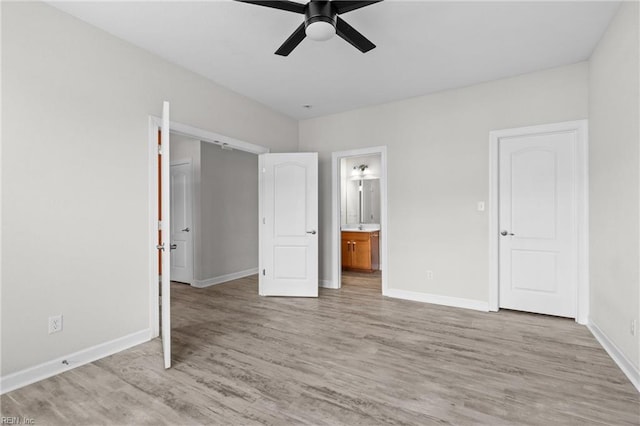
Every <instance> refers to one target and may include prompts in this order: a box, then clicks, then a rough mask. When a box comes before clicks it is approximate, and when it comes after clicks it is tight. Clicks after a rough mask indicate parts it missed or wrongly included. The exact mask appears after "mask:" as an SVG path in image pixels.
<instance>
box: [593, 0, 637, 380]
mask: <svg viewBox="0 0 640 426" xmlns="http://www.w3.org/2000/svg"><path fill="white" fill-rule="evenodd" d="M639 19H640V17H639V16H638V2H623V3H622V5H621V6H620V9H619V10H618V13H617V15H616V16H615V17H614V18H613V20H612V21H611V24H610V26H609V28H608V29H607V32H606V33H605V35H604V36H603V38H602V39H601V40H600V42H599V44H598V46H597V47H596V49H595V51H594V53H593V55H592V57H591V60H590V61H589V70H590V80H589V97H590V100H589V144H590V152H589V157H590V163H589V170H590V177H589V179H590V194H589V196H590V206H589V209H590V238H591V244H590V255H591V256H590V257H591V261H590V284H591V312H590V316H591V322H592V323H593V324H595V325H596V326H597V327H598V328H599V329H600V330H601V331H602V332H603V333H604V334H605V335H606V337H607V338H608V339H609V340H610V341H611V342H613V344H615V345H616V346H617V347H618V349H619V350H620V351H622V353H623V354H624V355H625V356H626V358H627V359H628V360H629V361H630V362H631V363H633V364H634V365H635V367H636V369H638V368H640V331H638V332H637V333H636V336H635V337H634V336H632V335H631V333H630V322H631V321H632V320H634V319H635V320H636V321H638V318H639V316H640V313H639V312H640V271H639V268H640V223H639V222H638V221H639V218H640V206H639V204H640V129H639V124H638V122H639V120H640V107H639V104H640V85H639V83H638V80H639V79H640V69H639V66H638V63H639V62H640V57H639V52H638V51H639V49H640V46H639V43H638V37H639V30H638V21H639Z"/></svg>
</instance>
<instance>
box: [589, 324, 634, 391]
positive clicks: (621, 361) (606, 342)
mask: <svg viewBox="0 0 640 426" xmlns="http://www.w3.org/2000/svg"><path fill="white" fill-rule="evenodd" d="M587 328H588V329H589V331H591V334H593V337H595V338H596V340H597V341H598V342H599V343H600V345H602V347H603V348H604V350H605V351H607V353H608V354H609V356H610V357H611V359H613V361H614V362H615V363H616V364H617V365H618V367H620V370H622V372H623V373H624V374H625V375H626V376H627V378H628V379H629V380H630V381H631V384H633V386H635V387H636V389H637V390H638V391H639V392H640V369H639V368H638V367H636V366H635V365H633V363H632V362H631V361H630V360H629V358H627V357H626V355H625V354H624V353H623V352H622V351H621V350H620V349H619V348H618V347H617V346H616V344H615V343H613V342H612V341H611V340H610V339H609V338H608V337H607V335H606V334H605V333H604V332H603V331H602V330H601V329H600V327H598V326H597V325H596V324H594V323H593V322H592V321H591V320H589V322H588V323H587Z"/></svg>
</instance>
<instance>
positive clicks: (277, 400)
mask: <svg viewBox="0 0 640 426" xmlns="http://www.w3.org/2000/svg"><path fill="white" fill-rule="evenodd" d="M343 283H344V284H343V287H342V288H341V289H340V290H327V289H321V290H320V297H319V298H318V299H306V298H271V297H268V298H267V297H259V296H258V295H257V277H255V276H254V277H248V278H243V279H239V280H236V281H233V282H230V283H226V284H221V285H217V286H213V287H209V288H205V289H196V288H192V287H189V286H186V285H182V284H176V283H174V284H172V315H173V318H172V319H173V324H172V334H173V341H172V344H173V367H172V368H171V369H169V370H164V369H163V367H162V357H161V351H162V348H161V345H160V342H159V340H158V339H155V340H153V341H151V342H148V343H146V344H143V345H139V346H137V347H135V348H132V349H130V350H127V351H123V352H121V353H118V354H115V355H113V356H110V357H108V358H104V359H102V360H99V361H97V362H94V363H91V364H88V365H85V366H82V367H78V368H76V369H74V370H71V371H68V372H66V373H64V374H61V375H59V376H56V377H52V378H50V379H47V380H44V381H41V382H39V383H35V384H33V385H30V386H27V387H25V388H22V389H18V390H16V391H13V392H10V393H8V394H5V395H2V397H1V399H0V402H1V403H2V406H1V408H0V411H1V415H2V416H18V417H21V418H22V417H28V418H33V419H35V421H36V423H37V424H51V425H76V424H77V425H94V424H95V425H98V424H104V425H110V424H114V425H146V424H149V425H151V424H153V425H162V424H167V425H198V424H220V425H254V424H256V425H257V424H270V425H285V424H296V425H297V424H308V425H379V424H380V425H382V424H407V425H428V424H455V425H514V424H523V425H551V424H553V425H564V424H575V425H585V424H594V425H598V424H600V425H612V424H615V425H640V395H639V394H638V392H637V391H636V390H635V388H634V387H633V386H632V385H631V384H630V383H629V381H628V380H627V379H626V377H625V376H624V375H623V373H622V372H621V371H620V370H619V369H618V368H617V366H616V365H615V364H614V363H613V361H612V360H611V359H610V358H609V356H608V355H607V354H606V352H605V351H604V350H603V349H602V348H601V347H600V345H599V344H598V343H597V341H596V340H595V339H594V338H593V336H592V335H591V334H590V332H589V331H588V330H587V329H586V328H585V327H583V326H580V325H578V324H576V323H575V322H574V321H571V320H567V319H562V318H555V317H549V316H544V315H534V314H526V313H521V312H512V311H500V312H498V313H482V312H475V311H470V310H464V309H457V308H449V307H444V306H438V305H430V304H423V303H418V302H411V301H404V300H398V299H389V298H385V297H383V296H382V295H381V291H380V275H379V273H378V274H375V273H374V274H361V273H345V274H344V276H343ZM52 395H55V398H53V397H52Z"/></svg>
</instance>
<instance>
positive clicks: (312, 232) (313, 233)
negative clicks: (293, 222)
mask: <svg viewBox="0 0 640 426" xmlns="http://www.w3.org/2000/svg"><path fill="white" fill-rule="evenodd" d="M307 234H311V235H316V230H315V229H314V230H313V231H307Z"/></svg>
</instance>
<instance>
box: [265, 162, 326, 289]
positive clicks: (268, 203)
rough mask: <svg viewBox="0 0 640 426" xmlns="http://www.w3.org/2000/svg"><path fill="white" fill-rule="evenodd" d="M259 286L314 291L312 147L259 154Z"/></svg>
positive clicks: (315, 219)
mask: <svg viewBox="0 0 640 426" xmlns="http://www.w3.org/2000/svg"><path fill="white" fill-rule="evenodd" d="M259 172H260V182H259V183H260V216H261V218H260V235H259V240H260V241H259V257H260V261H259V263H260V268H259V269H260V272H259V274H260V276H259V280H258V281H259V292H260V295H262V296H297V297H317V296H318V233H317V229H318V156H317V153H291V154H262V155H260V157H259Z"/></svg>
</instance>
